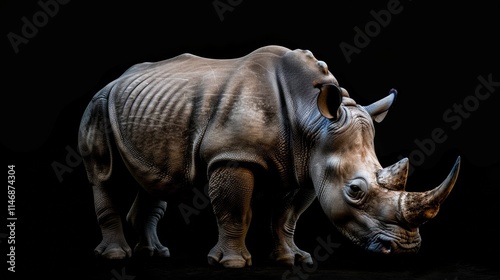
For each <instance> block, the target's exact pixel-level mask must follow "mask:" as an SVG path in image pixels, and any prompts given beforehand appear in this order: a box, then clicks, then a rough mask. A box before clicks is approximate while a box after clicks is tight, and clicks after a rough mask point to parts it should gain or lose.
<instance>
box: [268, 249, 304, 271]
mask: <svg viewBox="0 0 500 280" xmlns="http://www.w3.org/2000/svg"><path fill="white" fill-rule="evenodd" d="M270 259H271V260H273V261H275V262H276V263H278V264H282V265H285V266H293V265H297V263H299V264H301V263H306V264H312V263H313V260H312V258H311V254H309V253H308V252H306V251H302V250H300V249H299V248H297V247H294V248H281V249H277V250H275V251H273V252H272V253H271V255H270Z"/></svg>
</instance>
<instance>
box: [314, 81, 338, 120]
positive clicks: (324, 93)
mask: <svg viewBox="0 0 500 280" xmlns="http://www.w3.org/2000/svg"><path fill="white" fill-rule="evenodd" d="M317 101H318V109H319V112H320V113H321V115H323V116H324V117H325V118H328V119H331V120H336V119H338V117H339V112H338V110H339V107H340V104H341V103H342V90H341V88H340V87H338V86H337V85H335V84H324V85H322V86H321V88H320V92H319V95H318V100H317Z"/></svg>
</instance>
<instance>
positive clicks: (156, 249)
mask: <svg viewBox="0 0 500 280" xmlns="http://www.w3.org/2000/svg"><path fill="white" fill-rule="evenodd" d="M134 255H135V256H138V257H162V258H168V257H170V250H168V248H167V247H165V246H163V245H161V244H159V243H158V244H154V245H153V246H150V245H148V244H141V243H137V245H136V246H135V248H134Z"/></svg>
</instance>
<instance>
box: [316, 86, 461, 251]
mask: <svg viewBox="0 0 500 280" xmlns="http://www.w3.org/2000/svg"><path fill="white" fill-rule="evenodd" d="M396 94H397V92H396V91H395V90H391V92H390V94H389V95H388V96H387V97H385V98H383V99H381V100H379V101H377V102H375V103H373V104H371V105H368V106H361V105H358V104H356V102H355V101H354V100H352V99H351V98H350V97H349V94H348V93H347V91H346V90H345V89H343V88H340V87H338V86H337V85H335V84H328V85H323V86H322V87H321V91H320V93H319V95H318V108H319V110H320V112H321V114H322V115H323V116H324V117H326V118H328V119H329V123H328V126H327V129H324V131H322V132H321V135H320V136H319V140H318V144H317V149H316V150H315V151H314V152H313V155H312V157H311V165H310V166H311V170H310V172H311V176H312V180H313V183H314V187H315V189H316V193H317V196H318V199H319V201H320V204H321V206H322V208H323V210H324V211H325V213H326V214H327V216H328V217H329V218H330V220H331V221H332V222H333V224H334V225H335V226H336V227H337V228H338V230H339V231H340V232H341V233H342V234H343V235H345V236H346V237H347V238H349V239H350V240H351V241H353V242H354V243H355V244H357V245H359V246H361V247H362V248H364V249H366V250H368V251H371V252H380V253H385V254H388V253H391V252H392V253H401V252H416V251H418V249H419V248H420V243H421V238H420V234H419V230H418V228H419V226H420V225H421V224H423V223H425V222H426V221H427V220H429V219H431V218H433V217H434V216H435V215H436V214H437V212H438V210H439V207H440V205H441V203H442V202H443V201H444V200H445V198H446V197H447V196H448V194H449V193H450V191H451V190H452V188H453V185H454V184H455V181H456V179H457V176H458V170H459V165H460V158H458V159H457V162H456V163H455V166H454V167H453V169H452V171H451V172H450V174H449V175H448V177H447V178H446V179H445V180H444V182H442V183H441V184H440V185H439V186H437V187H436V188H434V189H432V190H429V191H426V192H407V191H406V190H405V184H406V179H407V176H408V165H409V163H408V159H407V158H404V159H402V160H400V161H399V162H397V163H395V164H393V165H391V166H388V167H385V168H383V167H382V166H381V165H380V163H379V161H378V159H377V156H376V155H375V149H374V142H373V140H374V133H375V130H374V124H373V121H376V122H380V121H382V120H383V118H384V117H385V115H386V113H387V111H388V109H389V107H390V106H391V105H392V102H393V101H394V99H395V97H396Z"/></svg>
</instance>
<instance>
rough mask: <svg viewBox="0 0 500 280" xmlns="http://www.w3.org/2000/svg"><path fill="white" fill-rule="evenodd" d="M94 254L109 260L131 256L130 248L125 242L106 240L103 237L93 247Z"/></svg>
mask: <svg viewBox="0 0 500 280" xmlns="http://www.w3.org/2000/svg"><path fill="white" fill-rule="evenodd" d="M94 254H95V255H96V256H98V257H102V258H105V259H110V260H120V259H125V258H127V257H130V256H132V250H131V249H130V247H129V246H128V244H127V243H126V242H124V241H123V242H108V241H106V239H103V240H102V241H101V243H100V244H99V245H98V246H97V247H96V248H95V249H94Z"/></svg>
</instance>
